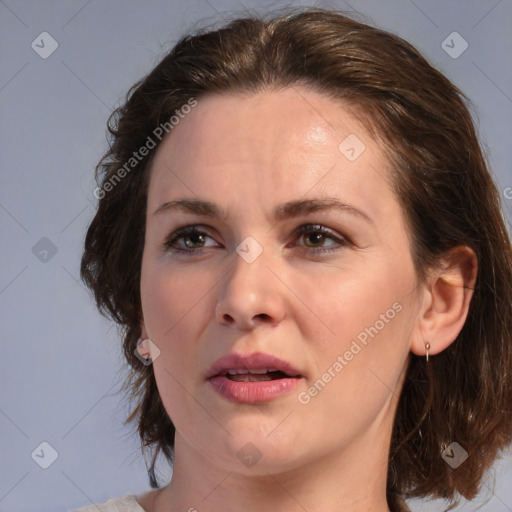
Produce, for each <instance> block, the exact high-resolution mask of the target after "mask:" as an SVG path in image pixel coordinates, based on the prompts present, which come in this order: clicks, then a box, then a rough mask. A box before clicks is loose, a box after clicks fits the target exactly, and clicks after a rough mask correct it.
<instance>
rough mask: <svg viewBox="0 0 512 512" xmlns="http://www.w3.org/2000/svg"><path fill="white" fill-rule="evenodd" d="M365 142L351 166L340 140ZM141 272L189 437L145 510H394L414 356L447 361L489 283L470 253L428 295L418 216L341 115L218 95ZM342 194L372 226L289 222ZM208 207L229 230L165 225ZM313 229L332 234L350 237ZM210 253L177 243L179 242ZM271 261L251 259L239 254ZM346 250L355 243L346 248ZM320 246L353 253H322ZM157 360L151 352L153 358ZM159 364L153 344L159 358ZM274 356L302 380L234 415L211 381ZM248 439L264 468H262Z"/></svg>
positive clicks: (205, 101) (294, 96) (199, 125)
mask: <svg viewBox="0 0 512 512" xmlns="http://www.w3.org/2000/svg"><path fill="white" fill-rule="evenodd" d="M349 134H355V135H356V136H357V137H358V138H359V139H360V140H361V141H362V142H363V143H364V145H365V150H364V152H363V153H362V154H361V155H360V156H359V157H358V158H357V159H356V160H355V161H350V160H349V159H347V158H346V157H345V156H344V154H342V153H341V152H340V151H339V150H338V146H339V144H340V143H341V142H342V141H343V140H344V139H345V138H346V137H347V136H348V135H349ZM151 172H152V175H151V179H150V183H149V189H148V202H147V221H146V222H147V224H146V238H145V246H144V253H143V261H142V276H141V299H142V310H143V319H142V324H141V325H142V332H143V337H144V338H149V339H151V340H152V342H153V343H154V344H155V345H156V346H157V347H158V348H159V349H160V355H159V356H158V357H157V358H156V359H155V361H154V363H153V370H154V374H155V378H156V382H157V385H158V390H159V393H160V396H161V398H162V401H163V404H164V406H165V408H166V411H167V413H168V414H169V416H170V418H171V419H172V421H173V423H174V424H175V426H176V429H177V433H176V439H175V443H176V445H175V446H176V458H175V465H174V472H173V476H172V480H171V482H170V483H169V484H168V485H167V486H166V487H164V488H162V489H158V490H155V491H151V492H148V493H146V494H144V495H140V496H138V497H137V499H138V501H139V503H140V505H141V506H142V507H143V508H144V510H146V511H147V512H163V511H166V512H169V511H187V510H188V511H190V512H191V511H193V510H194V509H195V510H197V511H199V512H211V511H216V512H218V511H220V510H222V511H223V512H230V511H239V510H245V511H247V512H253V511H262V510H272V511H273V512H295V511H297V512H299V511H301V512H303V511H304V510H306V511H308V512H314V511H322V512H334V511H335V510H336V511H337V512H339V511H350V512H359V511H361V512H363V511H364V512H368V511H375V512H386V511H388V510H389V509H388V506H387V503H386V476H387V465H388V453H389V444H390V439H391V434H392V426H393V418H394V414H395V411H396V407H397V402H398V398H399V395H400V390H401V388H402V385H403V379H404V376H405V369H406V364H407V362H408V360H409V358H410V357H411V353H413V354H416V355H420V356H423V355H424V354H425V343H426V342H427V341H429V342H430V345H431V348H430V354H431V355H434V354H436V353H439V352H440V351H442V350H444V349H445V348H446V347H447V346H448V345H450V343H452V342H453V341H454V340H455V338H456V337H457V334H458V333H459V332H460V330H461V328H462V326H463V324H464V321H465V319H466V316H467V312H468V307H469V302H470V300H471V295H472V294H471V291H470V290H465V289H464V288H463V286H462V285H465V286H469V287H472V286H473V285H474V283H475V279H476V272H477V263H476V258H475V255H474V254H473V253H472V252H471V250H470V249H468V248H465V247H460V248H457V249H456V250H455V251H453V254H452V255H450V257H449V258H448V257H447V259H446V265H445V268H446V270H445V271H444V273H441V272H438V273H436V274H432V275H431V276H430V277H429V278H428V280H427V281H426V282H424V283H419V282H418V281H417V277H416V274H415V271H414V268H413V263H412V258H411V253H410V246H409V240H410V235H409V233H408V232H407V229H406V225H405V221H404V217H403V213H402V211H401V208H400V205H399V203H398V202H397V200H396V198H395V196H394V194H393V192H392V190H391V188H390V186H389V184H388V182H387V181H386V179H387V176H388V173H389V164H388V161H387V159H386V152H385V148H384V147H382V146H381V145H379V144H378V143H377V141H375V140H373V139H372V137H371V136H370V135H369V133H368V132H367V130H366V129H365V127H364V125H363V124H361V122H360V121H358V120H357V119H356V117H354V116H353V115H352V114H351V111H350V110H349V109H348V108H347V107H345V106H343V105H342V104H341V103H339V102H334V101H333V100H332V99H329V98H327V97H325V96H323V95H320V94H318V93H316V92H313V91H311V90H308V89H304V88H298V87H294V88H287V89H283V90H280V91H266V92H262V93H257V94H250V95H245V96H242V95H235V94H225V95H210V96H206V97H201V98H199V99H198V105H197V106H196V107H195V108H194V109H192V111H191V113H189V114H188V115H187V116H186V117H185V118H184V119H183V120H181V121H180V123H179V125H178V126H176V127H175V128H174V129H173V131H172V132H171V134H170V135H169V136H168V137H167V138H166V139H165V140H164V141H163V143H162V144H161V146H160V147H159V149H158V152H157V154H156V155H155V160H154V163H153V167H152V171H151ZM326 196H329V197H335V198H337V199H339V200H342V201H344V202H346V203H349V204H350V205H352V206H354V207H355V208H358V209H360V210H362V211H363V212H365V213H366V215H368V217H370V219H371V222H367V221H365V220H364V219H362V218H360V217H358V216H356V215H353V214H350V213H347V212H344V211H337V210H332V209H331V210H318V211H314V212H310V213H307V214H301V215H299V216H297V217H292V218H288V219H285V220H280V221H276V220H274V219H273V217H272V211H273V209H274V207H276V206H277V205H280V204H282V203H285V202H287V201H292V200H298V199H311V198H321V197H326ZM183 197H188V198H200V199H203V200H208V201H211V202H214V203H216V204H218V205H219V206H220V207H222V208H223V209H224V210H225V211H226V212H227V214H228V216H227V218H222V219H218V218H211V217H207V216H205V215H200V214H192V213H186V212H183V211H173V210H171V211H166V212H165V213H162V212H160V213H156V214H155V213H154V212H155V211H156V210H157V208H158V207H159V206H160V205H161V204H162V203H165V202H167V201H171V200H173V199H177V198H183ZM304 224H321V225H323V226H325V227H326V228H328V229H329V230H330V231H331V232H332V234H333V236H334V238H331V237H330V235H326V236H325V238H322V237H321V236H320V237H319V236H318V232H317V231H316V230H315V229H313V230H312V231H311V230H310V231H309V232H307V233H305V234H303V235H298V234H296V233H295V232H296V230H297V228H298V227H300V226H302V225H304ZM185 225H199V228H198V229H199V230H200V231H203V232H205V233H206V235H207V236H206V237H205V238H204V239H202V240H201V239H198V238H197V237H196V238H192V239H190V238H186V236H185V238H181V239H180V241H178V242H176V243H175V244H174V245H175V247H177V248H181V249H184V250H187V245H186V242H188V243H189V244H192V245H189V247H195V248H199V249H201V248H202V249H203V252H202V253H199V254H195V255H177V254H176V253H173V252H172V251H171V250H169V249H168V250H167V252H166V251H165V250H164V249H163V248H162V244H163V243H164V242H165V240H166V239H167V238H168V237H169V235H170V234H172V233H173V232H175V231H176V229H177V228H179V227H182V226H185ZM246 237H253V238H254V239H255V240H256V241H257V242H258V244H259V245H260V247H261V248H262V250H263V252H262V253H261V254H260V255H259V256H258V257H257V258H256V259H255V261H253V262H252V263H247V262H246V261H245V260H244V259H243V258H242V257H240V256H239V255H238V253H237V252H236V248H237V246H239V245H240V244H241V242H242V241H243V240H244V239H246ZM343 238H345V239H347V240H348V241H349V242H348V245H346V246H340V245H339V244H338V243H337V240H339V239H343ZM319 248H331V249H332V248H338V250H336V251H332V252H328V253H318V252H317V253H315V252H314V250H315V249H317V250H318V249H319ZM396 303H399V305H400V306H401V308H402V309H401V311H400V312H399V313H397V314H396V316H395V317H394V318H393V319H392V320H389V321H388V322H385V326H384V328H382V329H381V330H380V331H379V332H378V334H377V335H376V336H375V337H374V338H371V337H369V338H368V342H367V345H366V346H364V345H362V344H361V343H359V345H361V347H362V349H361V350H360V351H359V352H358V353H357V355H355V356H354V357H353V358H352V360H350V361H348V362H347V363H348V364H347V365H346V366H344V367H343V369H342V370H341V371H339V372H338V373H336V376H335V377H333V378H332V379H331V380H330V382H329V383H328V384H327V385H326V386H325V387H324V388H323V389H322V390H321V391H320V392H319V393H318V394H317V395H316V396H314V397H312V398H311V400H310V401H309V403H307V404H303V403H300V402H299V400H298V393H299V392H305V391H307V390H308V388H310V387H311V386H312V385H313V383H314V382H315V381H317V379H319V378H320V377H321V376H322V374H324V373H325V372H326V371H327V370H328V369H329V368H332V367H333V363H334V362H335V361H337V357H338V356H339V355H343V354H344V353H345V352H346V351H347V350H348V349H350V347H351V343H352V341H353V340H356V337H357V335H358V334H360V333H361V332H362V331H364V329H365V328H366V327H369V326H374V325H375V324H376V322H377V321H378V320H379V319H381V318H382V317H381V315H382V314H385V313H386V311H388V310H389V309H390V308H392V306H393V304H396ZM141 350H142V348H141ZM144 350H147V347H146V349H144ZM233 351H236V352H239V353H243V354H247V353H252V352H256V351H261V352H266V353H269V354H272V355H276V356H278V357H280V358H282V359H284V360H286V361H289V362H290V363H292V364H293V365H294V366H295V367H297V368H298V369H299V370H300V372H301V374H302V375H303V376H304V378H303V379H302V380H301V381H300V383H299V388H298V390H297V391H294V392H291V393H289V394H287V395H284V396H281V397H279V398H277V399H273V400H271V401H268V402H266V403H263V404H241V403H233V402H230V401H228V400H226V399H225V398H222V397H221V396H219V395H218V394H217V393H216V392H215V391H214V390H213V388H212V386H211V384H210V383H209V382H208V381H207V380H206V379H205V373H206V372H207V370H208V369H209V367H210V366H211V365H212V364H213V363H214V362H215V361H216V360H217V359H218V358H220V357H221V356H224V355H226V354H228V353H230V352H233ZM246 443H252V444H253V445H254V446H256V448H257V450H258V452H259V453H261V455H262V458H261V459H260V460H259V461H258V462H257V463H256V464H255V465H254V466H252V467H247V466H246V465H244V464H243V463H242V462H241V461H240V460H239V458H238V457H237V452H238V451H239V450H240V449H241V448H242V447H243V446H244V445H246Z"/></svg>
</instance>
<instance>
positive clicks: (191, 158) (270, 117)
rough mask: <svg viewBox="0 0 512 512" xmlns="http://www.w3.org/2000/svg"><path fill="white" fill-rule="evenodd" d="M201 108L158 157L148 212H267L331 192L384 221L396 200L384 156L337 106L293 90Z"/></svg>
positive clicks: (232, 97)
mask: <svg viewBox="0 0 512 512" xmlns="http://www.w3.org/2000/svg"><path fill="white" fill-rule="evenodd" d="M197 102H198V104H197V106H196V107H194V108H193V109H192V110H191V112H190V113H189V114H187V115H185V116H184V117H183V119H180V121H179V123H178V124H177V125H176V126H175V127H174V128H173V130H172V131H171V132H170V134H169V135H168V136H167V137H166V138H165V139H164V141H163V142H162V143H161V145H160V146H159V148H158V150H157V154H156V155H155V159H154V161H153V165H152V170H151V173H152V175H151V179H150V186H149V195H148V210H149V209H152V210H153V211H154V210H155V209H156V208H157V207H158V205H159V204H160V203H162V202H164V201H166V200H169V199H170V197H171V196H172V197H178V196H180V195H187V196H191V195H192V196H194V195H195V196H201V197H203V198H210V199H212V200H214V201H217V202H218V201H219V200H221V199H222V200H225V201H232V202H236V199H237V197H240V196H244V197H245V200H248V199H250V198H251V197H252V198H255V199H257V200H258V201H259V202H260V204H262V203H261V202H263V203H265V202H282V200H288V199H290V200H291V199H297V196H304V195H306V194H307V193H308V191H311V193H312V194H313V195H321V194H322V193H326V192H327V191H328V192H329V195H331V196H332V195H333V193H334V194H335V195H336V194H337V195H338V196H340V195H341V196H343V198H344V199H350V198H353V199H354V200H355V201H363V200H366V201H367V202H368V198H370V199H371V200H370V201H369V202H370V203H371V204H370V205H369V208H370V210H372V209H373V213H374V215H379V214H381V213H382V211H381V210H382V209H383V208H386V201H388V202H389V201H392V200H393V197H392V194H391V190H389V187H388V185H387V182H386V174H387V170H386V167H387V160H386V158H385V153H384V152H383V151H382V149H381V147H380V146H378V145H377V143H376V142H375V141H374V140H373V138H372V137H371V136H370V134H369V132H368V130H367V129H366V128H365V126H364V125H363V124H362V122H361V121H360V120H358V119H357V118H356V117H355V116H354V115H353V114H352V113H351V111H350V110H349V109H347V108H346V107H344V106H343V105H342V104H341V103H340V102H337V101H335V100H333V99H330V98H328V97H326V96H324V95H321V94H319V93H316V92H313V91H311V90H308V89H304V88H295V87H294V88H287V89H282V90H279V91H267V92H261V93H253V94H244V95H242V94H222V95H219V94H215V95H208V96H205V97H201V98H199V99H198V100H197ZM324 195H325V194H324ZM283 196H287V197H283ZM240 203H241V204H242V203H243V201H240ZM248 207H249V205H248V204H247V203H246V204H245V208H248Z"/></svg>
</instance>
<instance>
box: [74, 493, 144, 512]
mask: <svg viewBox="0 0 512 512" xmlns="http://www.w3.org/2000/svg"><path fill="white" fill-rule="evenodd" d="M135 498H136V497H135V496H134V495H132V494H126V495H124V496H123V497H121V498H110V499H109V500H108V501H106V502H104V503H95V504H94V505H89V506H86V507H81V508H78V509H76V510H73V511H71V512H145V510H144V509H143V508H142V507H141V505H140V504H139V502H138V501H137V500H136V499H135Z"/></svg>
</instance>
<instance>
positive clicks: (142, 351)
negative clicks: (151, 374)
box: [135, 338, 152, 366]
mask: <svg viewBox="0 0 512 512" xmlns="http://www.w3.org/2000/svg"><path fill="white" fill-rule="evenodd" d="M149 342H150V340H149V339H143V338H139V339H138V341H137V348H136V349H135V355H136V356H137V357H138V358H139V360H140V361H141V362H142V363H143V364H144V365H146V366H149V365H150V364H151V363H152V360H151V351H150V348H149Z"/></svg>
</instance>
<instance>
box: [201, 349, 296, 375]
mask: <svg viewBox="0 0 512 512" xmlns="http://www.w3.org/2000/svg"><path fill="white" fill-rule="evenodd" d="M229 370H269V371H281V372H283V373H286V374H287V375H289V376H291V377H300V376H301V374H300V371H299V370H297V368H295V367H294V366H293V365H291V364H290V363H288V362H286V361H283V360H282V359H279V358H278V357H276V356H273V355H270V354H264V353H261V352H256V353H253V354H247V355H242V354H238V353H236V352H234V353H232V354H228V355H226V356H224V357H221V358H220V359H218V360H217V361H216V362H215V363H214V364H213V365H212V366H211V368H210V369H209V370H208V372H207V374H206V378H208V379H209V378H210V377H213V376H215V375H224V374H226V373H227V372H228V371H229Z"/></svg>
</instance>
